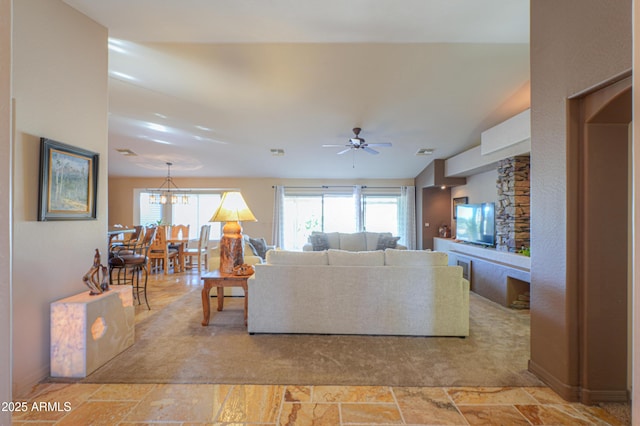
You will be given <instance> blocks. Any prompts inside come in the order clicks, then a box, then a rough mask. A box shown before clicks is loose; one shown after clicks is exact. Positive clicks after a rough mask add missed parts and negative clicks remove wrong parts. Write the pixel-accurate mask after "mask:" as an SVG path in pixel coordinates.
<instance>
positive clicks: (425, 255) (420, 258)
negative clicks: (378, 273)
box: [384, 249, 449, 266]
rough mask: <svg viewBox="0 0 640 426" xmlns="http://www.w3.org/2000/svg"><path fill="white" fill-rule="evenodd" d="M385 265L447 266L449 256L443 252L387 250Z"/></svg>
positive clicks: (385, 252)
mask: <svg viewBox="0 0 640 426" xmlns="http://www.w3.org/2000/svg"><path fill="white" fill-rule="evenodd" d="M384 264H385V265H389V266H447V265H448V264H449V256H448V255H447V253H444V252H441V251H425V250H396V249H386V250H385V251H384Z"/></svg>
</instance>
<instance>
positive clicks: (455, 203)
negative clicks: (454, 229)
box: [453, 197, 469, 220]
mask: <svg viewBox="0 0 640 426" xmlns="http://www.w3.org/2000/svg"><path fill="white" fill-rule="evenodd" d="M467 203H469V197H457V198H454V199H453V220H456V219H457V218H458V217H457V215H456V206H458V205H460V204H467Z"/></svg>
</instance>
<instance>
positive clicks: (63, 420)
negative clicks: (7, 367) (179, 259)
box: [12, 271, 630, 426]
mask: <svg viewBox="0 0 640 426" xmlns="http://www.w3.org/2000/svg"><path fill="white" fill-rule="evenodd" d="M150 279H151V280H152V281H154V285H153V286H150V295H149V297H150V300H151V304H152V307H153V308H152V310H147V309H146V306H144V305H138V306H136V323H139V322H140V321H142V320H144V319H145V318H147V317H148V316H150V315H155V314H157V313H158V312H159V311H161V310H162V308H163V307H165V306H167V305H168V304H169V303H171V301H173V300H175V299H176V298H178V297H180V296H182V295H183V294H184V293H185V292H186V291H189V289H190V288H193V286H196V287H199V286H200V285H201V282H200V279H199V276H198V274H197V272H195V271H188V272H186V273H184V274H169V275H167V276H164V274H158V275H156V276H153V277H152V278H150ZM159 368H161V366H159ZM16 401H24V402H27V404H26V407H27V411H24V412H17V413H14V415H13V417H12V424H13V425H16V426H21V425H25V426H26V425H31V426H33V425H41V426H43V425H72V426H78V425H106V426H115V425H122V426H125V425H138V426H141V425H156V426H157V425H174V426H175V425H182V426H196V425H200V426H202V425H216V426H217V425H229V426H231V425H283V426H284V425H291V426H292V425H314V426H323V425H327V426H339V425H396V424H408V425H414V426H418V425H503V426H511V425H571V426H574V425H628V424H630V421H629V420H628V412H629V405H628V404H626V405H622V410H621V411H622V414H621V415H620V416H619V418H618V417H616V416H614V415H613V414H612V413H613V412H615V411H611V410H605V409H603V408H602V407H598V406H585V405H582V404H578V403H570V402H567V401H565V400H563V399H562V398H560V397H559V396H558V395H556V394H555V393H554V392H553V391H552V390H551V389H549V388H546V387H512V388H495V387H446V388H440V387H420V388H415V387H386V386H289V385H286V386H284V385H281V386H278V385H223V384H219V385H218V384H85V383H46V382H43V383H40V384H38V385H36V386H35V387H34V388H33V389H32V390H31V392H30V393H28V394H27V395H25V396H23V397H22V398H16ZM34 403H35V405H34Z"/></svg>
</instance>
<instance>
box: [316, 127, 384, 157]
mask: <svg viewBox="0 0 640 426" xmlns="http://www.w3.org/2000/svg"><path fill="white" fill-rule="evenodd" d="M361 130H362V129H361V128H360V127H355V128H354V129H353V133H354V134H355V135H356V136H355V137H353V138H350V139H349V142H347V143H346V144H344V145H333V144H330V145H322V147H323V148H335V147H343V146H346V147H347V148H346V149H343V150H342V151H340V152H338V155H340V154H344V153H345V152H349V151H351V150H354V151H356V150H358V149H362V150H364V151H366V152H368V153H369V154H379V152H378V151H376V150H375V149H373V148H371V147H372V146H375V147H380V146H391V143H390V142H384V143H367V142H365V140H364V138H361V137H360V136H359V135H360V131H361Z"/></svg>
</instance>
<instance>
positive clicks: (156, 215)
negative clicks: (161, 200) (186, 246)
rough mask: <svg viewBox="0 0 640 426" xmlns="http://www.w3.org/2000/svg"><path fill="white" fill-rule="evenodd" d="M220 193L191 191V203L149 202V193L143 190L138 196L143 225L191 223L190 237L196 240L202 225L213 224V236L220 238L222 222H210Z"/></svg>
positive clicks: (218, 201) (140, 221) (218, 202)
mask: <svg viewBox="0 0 640 426" xmlns="http://www.w3.org/2000/svg"><path fill="white" fill-rule="evenodd" d="M221 198H222V197H221V195H220V194H219V193H197V192H191V193H189V204H173V205H171V204H164V205H163V204H149V193H148V192H144V191H141V192H140V195H139V197H138V200H139V207H140V220H139V221H138V223H140V224H142V225H151V224H157V223H166V224H182V225H189V239H191V240H195V239H197V238H198V236H199V234H200V227H201V226H202V225H211V233H210V235H211V238H213V239H219V238H220V224H219V223H216V222H209V219H211V216H212V215H213V212H214V211H215V209H216V208H217V207H218V205H219V204H220V199H221Z"/></svg>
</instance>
